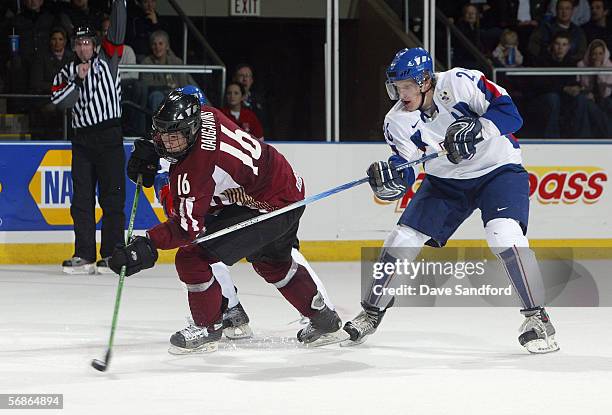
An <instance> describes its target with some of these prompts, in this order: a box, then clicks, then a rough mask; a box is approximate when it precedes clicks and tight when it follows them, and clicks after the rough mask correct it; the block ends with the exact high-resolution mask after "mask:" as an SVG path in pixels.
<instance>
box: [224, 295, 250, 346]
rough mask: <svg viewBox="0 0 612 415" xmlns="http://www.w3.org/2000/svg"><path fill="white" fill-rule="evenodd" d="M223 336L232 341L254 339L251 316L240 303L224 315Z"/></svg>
mask: <svg viewBox="0 0 612 415" xmlns="http://www.w3.org/2000/svg"><path fill="white" fill-rule="evenodd" d="M223 334H225V337H227V338H228V339H231V340H239V339H249V338H251V337H253V331H252V330H251V327H250V326H249V316H248V315H247V313H246V311H244V308H243V307H242V304H240V303H238V304H236V305H235V306H234V307H231V308H228V309H227V310H226V311H225V313H223Z"/></svg>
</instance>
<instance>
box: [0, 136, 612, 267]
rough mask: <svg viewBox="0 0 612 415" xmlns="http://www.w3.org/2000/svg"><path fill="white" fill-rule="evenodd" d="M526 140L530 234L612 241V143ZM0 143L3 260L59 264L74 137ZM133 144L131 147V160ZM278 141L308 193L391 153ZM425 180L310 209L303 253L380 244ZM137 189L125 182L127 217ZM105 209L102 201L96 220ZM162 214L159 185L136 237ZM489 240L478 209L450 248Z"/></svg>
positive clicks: (322, 254)
mask: <svg viewBox="0 0 612 415" xmlns="http://www.w3.org/2000/svg"><path fill="white" fill-rule="evenodd" d="M521 145H522V148H523V159H524V165H525V167H526V169H527V170H528V171H529V174H530V187H531V212H530V223H529V232H528V236H529V238H530V239H531V240H532V242H533V243H534V244H536V245H540V246H578V247H612V224H611V223H610V212H612V196H611V195H610V192H611V189H610V183H609V175H610V172H611V171H612V159H611V158H610V156H609V154H610V150H612V141H609V140H607V141H597V142H576V141H563V142H561V141H556V142H541V141H534V142H529V143H526V142H521ZM0 146H1V153H0V154H1V155H0V239H1V240H2V248H0V263H57V262H58V261H60V260H61V259H65V258H66V257H69V256H70V255H71V254H72V241H73V233H72V219H71V217H70V200H71V197H72V177H71V174H70V162H71V152H70V145H69V143H0ZM130 147H131V145H130V144H126V145H125V149H126V155H127V156H129V151H130ZM275 147H277V148H278V149H279V150H280V151H281V152H282V153H283V154H284V155H285V156H286V157H287V159H288V160H289V161H290V162H291V163H292V165H293V166H294V168H295V170H296V172H297V173H298V174H299V175H301V176H302V177H303V178H304V181H305V183H306V192H307V195H313V194H316V193H319V192H322V191H325V190H328V189H330V188H332V187H335V186H337V185H340V184H343V183H345V182H349V181H352V180H355V179H357V178H361V177H364V176H365V170H366V168H367V167H368V165H369V164H370V163H371V162H373V161H376V160H379V159H381V160H384V159H386V158H387V157H388V156H389V148H388V146H386V145H385V144H383V143H359V144H349V143H343V144H326V143H279V144H275ZM422 176H423V175H422V174H421V175H420V176H419V180H417V182H416V183H415V185H414V186H413V189H412V190H411V191H410V192H408V193H407V195H406V196H405V197H404V198H403V199H401V200H399V201H396V202H390V203H389V202H382V201H380V200H377V199H375V198H374V197H373V195H372V192H371V191H370V188H369V186H368V185H367V184H363V185H361V186H359V187H356V188H353V189H350V190H347V191H345V192H342V193H339V194H337V195H334V196H331V197H329V198H326V199H323V200H321V201H318V202H316V203H314V204H312V205H310V206H309V207H308V208H307V210H306V213H305V215H304V217H303V219H302V222H301V226H300V234H299V235H300V239H301V241H302V250H303V251H304V253H305V254H306V255H307V256H308V257H309V258H310V259H312V260H326V261H339V260H344V261H346V260H358V259H359V257H360V248H361V247H363V246H376V245H379V244H380V243H381V240H382V239H383V238H384V237H385V236H386V234H387V232H388V231H389V230H390V229H391V228H392V227H393V226H394V224H395V222H396V221H397V219H398V218H399V216H400V215H401V212H402V211H403V209H404V208H405V207H406V205H407V204H408V203H410V198H411V196H412V194H413V193H414V191H416V189H417V188H418V186H419V183H420V179H421V178H422ZM134 190H135V186H134V185H133V183H131V182H129V180H127V179H126V217H128V216H129V209H130V207H131V204H132V200H133V195H134ZM101 213H102V212H101V209H100V208H99V206H98V208H97V209H96V218H97V219H98V220H99V218H100V217H101ZM159 220H163V211H162V210H161V206H160V205H159V204H158V203H157V201H156V200H155V197H154V194H153V191H152V189H145V192H144V197H143V198H141V199H140V203H139V206H138V211H137V215H136V220H135V228H136V229H137V233H138V232H143V231H144V230H146V229H147V228H149V227H151V226H153V225H154V224H156V223H158V222H159ZM99 225H100V223H98V229H99ZM98 234H99V232H98ZM98 237H99V235H98ZM482 239H483V230H482V222H481V219H480V215H479V213H478V212H476V213H475V214H474V215H472V216H471V217H470V218H469V219H468V220H467V221H466V222H465V223H464V224H463V225H462V226H461V227H460V228H459V230H458V231H457V233H456V234H455V236H454V242H452V245H454V246H457V245H462V246H473V245H481V244H482V243H483V241H482ZM606 251H610V249H608V250H606ZM172 258H173V255H172V253H171V252H169V253H166V254H165V255H163V256H162V260H164V261H171V260H172Z"/></svg>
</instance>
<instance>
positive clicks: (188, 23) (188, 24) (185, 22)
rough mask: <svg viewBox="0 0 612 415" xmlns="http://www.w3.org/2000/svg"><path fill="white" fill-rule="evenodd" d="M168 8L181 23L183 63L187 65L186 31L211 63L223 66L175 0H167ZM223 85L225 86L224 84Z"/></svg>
mask: <svg viewBox="0 0 612 415" xmlns="http://www.w3.org/2000/svg"><path fill="white" fill-rule="evenodd" d="M168 3H169V4H170V6H171V7H172V8H173V9H174V10H175V11H176V13H177V14H178V15H179V17H180V18H181V20H182V21H183V62H184V63H187V33H188V31H189V32H190V33H191V34H192V35H193V37H195V39H196V40H197V41H198V43H199V44H200V45H201V46H202V47H203V48H204V50H206V53H208V55H209V56H210V57H211V58H212V61H213V62H214V64H215V65H217V66H223V68H225V65H224V64H223V61H222V60H221V58H220V57H219V55H217V53H216V52H215V50H214V49H213V48H212V47H211V46H210V44H209V43H208V42H207V41H206V39H205V38H204V36H203V35H202V33H201V32H200V31H199V30H198V28H197V27H196V26H195V25H194V24H193V22H192V21H191V19H190V18H189V16H187V15H186V14H185V12H184V11H183V9H182V8H181V7H180V6H179V5H178V4H177V2H176V1H175V0H168ZM224 85H225V84H224Z"/></svg>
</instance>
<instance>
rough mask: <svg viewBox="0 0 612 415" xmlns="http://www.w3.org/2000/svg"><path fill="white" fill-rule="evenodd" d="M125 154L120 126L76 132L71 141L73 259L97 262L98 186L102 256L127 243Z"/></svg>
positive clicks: (108, 254) (109, 254) (104, 256)
mask: <svg viewBox="0 0 612 415" xmlns="http://www.w3.org/2000/svg"><path fill="white" fill-rule="evenodd" d="M124 172H125V153H124V151H123V135H122V132H121V127H107V128H101V129H92V128H88V129H86V130H77V134H76V135H75V137H74V138H73V139H72V184H73V189H72V191H73V193H72V205H71V206H70V214H71V215H72V220H73V222H74V234H75V244H74V256H78V257H81V258H83V259H85V260H87V261H91V262H94V261H95V260H96V218H95V204H96V185H97V186H98V200H99V202H100V206H101V207H102V244H101V247H100V256H101V257H102V258H106V257H108V256H111V254H112V253H113V249H114V247H115V245H117V244H118V243H124V242H125V241H124V236H123V233H124V228H125V214H124V210H123V209H124V205H125V173H124Z"/></svg>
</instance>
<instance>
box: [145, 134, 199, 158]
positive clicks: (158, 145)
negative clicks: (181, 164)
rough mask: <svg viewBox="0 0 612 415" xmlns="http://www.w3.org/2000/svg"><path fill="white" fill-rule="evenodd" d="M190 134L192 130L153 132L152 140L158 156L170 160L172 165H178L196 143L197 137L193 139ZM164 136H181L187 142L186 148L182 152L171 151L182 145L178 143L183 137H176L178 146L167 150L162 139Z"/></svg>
mask: <svg viewBox="0 0 612 415" xmlns="http://www.w3.org/2000/svg"><path fill="white" fill-rule="evenodd" d="M190 133H191V129H190V128H183V129H181V130H176V131H160V130H155V131H154V132H153V135H152V139H153V144H154V145H155V150H156V151H157V154H159V155H160V156H161V157H163V158H164V159H166V160H168V161H169V162H170V163H172V164H174V163H177V162H178V161H180V160H181V159H182V158H183V157H185V155H186V154H187V152H188V151H189V149H190V148H191V146H192V145H193V143H194V142H195V137H194V138H191V137H192V134H190ZM162 134H168V135H170V136H172V135H178V134H180V135H181V136H182V138H183V140H184V141H185V148H184V149H182V150H177V151H171V150H172V148H180V147H181V145H180V144H179V143H178V141H179V140H180V139H181V137H176V138H175V140H174V141H176V142H177V144H176V145H174V146H172V147H171V148H170V149H167V148H166V145H165V144H164V140H163V139H162ZM170 144H172V143H170Z"/></svg>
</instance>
